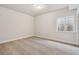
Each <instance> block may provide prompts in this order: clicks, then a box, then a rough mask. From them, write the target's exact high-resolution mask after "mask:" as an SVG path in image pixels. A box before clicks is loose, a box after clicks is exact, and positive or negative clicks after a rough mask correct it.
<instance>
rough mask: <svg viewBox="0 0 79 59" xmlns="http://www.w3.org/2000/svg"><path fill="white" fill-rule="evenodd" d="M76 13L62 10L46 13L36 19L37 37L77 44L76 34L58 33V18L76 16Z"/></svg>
mask: <svg viewBox="0 0 79 59" xmlns="http://www.w3.org/2000/svg"><path fill="white" fill-rule="evenodd" d="M75 14H76V11H72V10H70V11H69V10H68V9H62V10H58V11H54V12H49V13H45V14H42V15H39V16H36V18H35V22H36V24H35V27H36V30H35V31H36V36H39V37H44V38H49V39H53V40H58V41H63V42H67V43H73V44H77V40H76V32H57V31H56V26H57V25H56V19H57V17H58V16H66V15H67V16H68V15H75Z"/></svg>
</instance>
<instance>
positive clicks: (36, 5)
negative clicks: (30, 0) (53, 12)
mask: <svg viewBox="0 0 79 59" xmlns="http://www.w3.org/2000/svg"><path fill="white" fill-rule="evenodd" d="M32 6H33V7H34V8H38V9H42V8H44V7H45V5H43V4H32Z"/></svg>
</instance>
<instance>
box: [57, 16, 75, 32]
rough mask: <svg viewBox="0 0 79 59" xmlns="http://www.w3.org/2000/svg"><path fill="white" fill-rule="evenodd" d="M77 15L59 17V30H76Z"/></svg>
mask: <svg viewBox="0 0 79 59" xmlns="http://www.w3.org/2000/svg"><path fill="white" fill-rule="evenodd" d="M74 20H75V17H74V16H64V17H58V18H57V31H74V30H75V24H74V23H75V22H74Z"/></svg>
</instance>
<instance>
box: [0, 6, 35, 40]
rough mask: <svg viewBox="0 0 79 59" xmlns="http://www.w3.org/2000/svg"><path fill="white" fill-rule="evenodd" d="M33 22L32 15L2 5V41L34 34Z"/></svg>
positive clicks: (0, 38) (0, 33) (0, 34)
mask: <svg viewBox="0 0 79 59" xmlns="http://www.w3.org/2000/svg"><path fill="white" fill-rule="evenodd" d="M33 22H34V19H33V17H32V16H29V15H26V14H22V13H19V12H16V11H13V10H10V9H7V8H3V7H0V42H3V41H7V40H11V39H16V38H19V37H29V36H33V33H34V29H33V27H34V26H33V25H34V23H33Z"/></svg>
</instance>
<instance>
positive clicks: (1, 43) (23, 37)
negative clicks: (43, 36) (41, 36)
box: [0, 35, 33, 44]
mask: <svg viewBox="0 0 79 59" xmlns="http://www.w3.org/2000/svg"><path fill="white" fill-rule="evenodd" d="M32 36H33V35H28V36H22V37H18V38H14V39H8V40H5V41H1V42H0V44H2V43H7V42H10V41H14V40H20V39H23V38H30V37H32Z"/></svg>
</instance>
